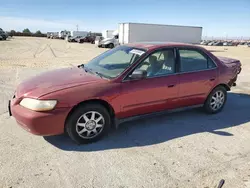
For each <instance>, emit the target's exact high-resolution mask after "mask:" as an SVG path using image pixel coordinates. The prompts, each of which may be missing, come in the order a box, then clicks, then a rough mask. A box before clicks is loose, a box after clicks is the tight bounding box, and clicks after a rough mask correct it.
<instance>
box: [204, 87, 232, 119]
mask: <svg viewBox="0 0 250 188" xmlns="http://www.w3.org/2000/svg"><path fill="white" fill-rule="evenodd" d="M226 101H227V90H226V88H225V87H223V86H218V87H216V88H215V89H213V91H212V92H211V93H210V94H209V95H208V97H207V99H206V102H205V103H204V106H203V107H204V109H205V111H206V112H207V113H209V114H216V113H219V112H220V111H222V109H223V108H224V106H225V104H226Z"/></svg>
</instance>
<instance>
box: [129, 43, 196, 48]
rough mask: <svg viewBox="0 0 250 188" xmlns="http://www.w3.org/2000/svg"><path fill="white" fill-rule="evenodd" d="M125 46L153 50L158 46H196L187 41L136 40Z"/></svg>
mask: <svg viewBox="0 0 250 188" xmlns="http://www.w3.org/2000/svg"><path fill="white" fill-rule="evenodd" d="M126 46H130V47H135V48H142V49H146V50H154V49H158V48H164V47H196V48H199V47H198V46H195V45H193V44H188V43H178V42H138V43H129V44H126Z"/></svg>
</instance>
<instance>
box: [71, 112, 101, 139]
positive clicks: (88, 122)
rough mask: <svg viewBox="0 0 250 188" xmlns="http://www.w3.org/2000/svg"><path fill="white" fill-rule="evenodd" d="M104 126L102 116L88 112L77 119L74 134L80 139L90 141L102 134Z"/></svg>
mask: <svg viewBox="0 0 250 188" xmlns="http://www.w3.org/2000/svg"><path fill="white" fill-rule="evenodd" d="M104 125H105V120H104V117H103V115H102V114H100V113H99V112H96V111H89V112H86V113H85V114H83V115H82V116H80V118H78V120H77V123H76V132H77V134H78V135H79V136H80V137H82V138H85V139H91V138H94V137H96V136H97V135H99V134H100V133H101V132H102V130H103V128H104Z"/></svg>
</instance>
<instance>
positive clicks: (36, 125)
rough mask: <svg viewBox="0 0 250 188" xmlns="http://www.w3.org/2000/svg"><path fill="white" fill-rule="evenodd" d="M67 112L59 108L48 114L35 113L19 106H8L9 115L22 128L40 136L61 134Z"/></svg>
mask: <svg viewBox="0 0 250 188" xmlns="http://www.w3.org/2000/svg"><path fill="white" fill-rule="evenodd" d="M69 111H70V109H68V108H60V109H55V110H52V111H50V112H36V111H32V110H29V109H26V108H24V107H22V106H20V105H11V106H10V114H12V115H13V117H14V118H15V119H16V122H17V123H18V124H19V125H20V126H21V127H22V128H24V129H25V130H26V131H28V132H30V133H32V134H35V135H41V136H50V135H58V134H62V133H63V132H64V123H65V120H66V117H67V115H68V113H69Z"/></svg>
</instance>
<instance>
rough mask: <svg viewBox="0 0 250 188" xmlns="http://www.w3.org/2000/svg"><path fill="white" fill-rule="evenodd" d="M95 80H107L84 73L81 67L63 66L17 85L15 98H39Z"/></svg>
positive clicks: (91, 82)
mask: <svg viewBox="0 0 250 188" xmlns="http://www.w3.org/2000/svg"><path fill="white" fill-rule="evenodd" d="M96 82H107V80H105V79H102V78H100V77H98V76H96V75H93V74H90V73H86V72H85V70H84V69H83V68H78V67H71V68H63V69H57V70H54V71H48V72H45V73H42V74H40V75H38V76H35V77H32V78H30V79H28V80H26V81H24V82H22V83H21V84H19V86H18V87H17V90H16V93H15V95H16V97H17V98H20V97H31V98H39V97H41V96H43V95H46V94H49V93H52V92H55V91H59V90H62V89H66V88H71V87H76V86H79V85H86V84H93V83H96Z"/></svg>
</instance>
